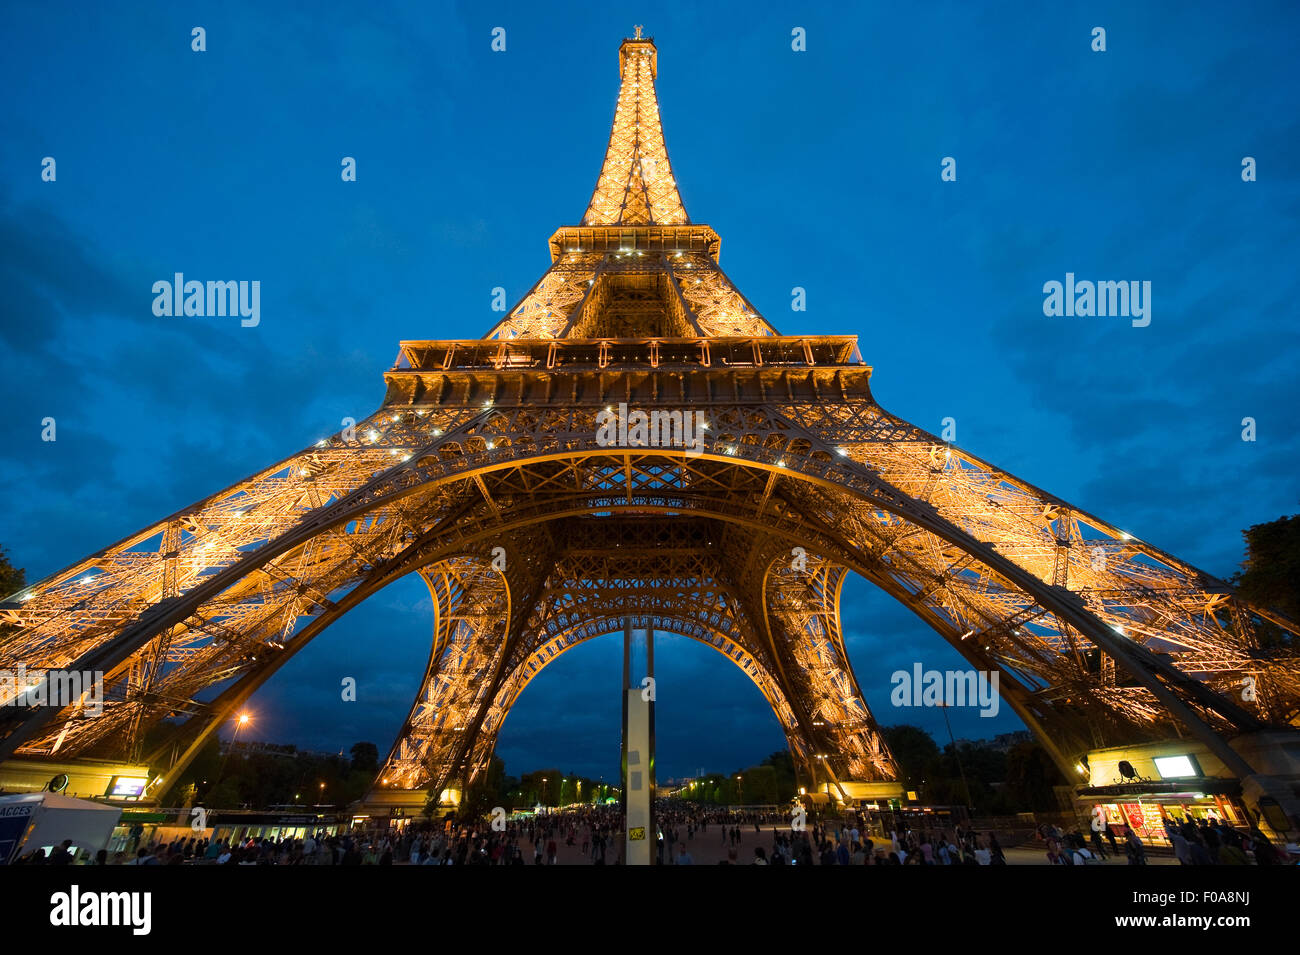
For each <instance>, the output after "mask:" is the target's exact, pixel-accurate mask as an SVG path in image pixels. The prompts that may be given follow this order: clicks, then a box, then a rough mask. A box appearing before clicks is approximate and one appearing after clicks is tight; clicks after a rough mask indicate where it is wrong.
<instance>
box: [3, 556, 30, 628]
mask: <svg viewBox="0 0 1300 955" xmlns="http://www.w3.org/2000/svg"><path fill="white" fill-rule="evenodd" d="M26 586H27V575H26V574H25V573H24V572H23V569H22V568H21V567H15V566H14V565H13V564H11V563H9V558H8V556H6V554H5V549H4V548H3V547H0V601H7V600H11V599H17V596H18V592H19V591H20V590H23V589H24V588H25V587H26ZM15 629H16V628H15V627H13V626H11V625H8V624H3V623H0V636H3V635H5V634H7V633H10V632H12V631H13V630H15Z"/></svg>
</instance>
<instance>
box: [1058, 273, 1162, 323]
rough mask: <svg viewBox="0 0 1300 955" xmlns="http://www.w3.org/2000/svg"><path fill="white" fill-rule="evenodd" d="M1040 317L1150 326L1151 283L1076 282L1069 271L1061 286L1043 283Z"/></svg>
mask: <svg viewBox="0 0 1300 955" xmlns="http://www.w3.org/2000/svg"><path fill="white" fill-rule="evenodd" d="M1043 294H1044V295H1046V296H1047V297H1046V298H1045V299H1043V314H1044V315H1047V316H1062V315H1064V316H1066V317H1069V318H1073V317H1074V316H1076V315H1078V316H1082V317H1089V316H1093V315H1096V316H1097V317H1098V318H1109V317H1119V318H1132V319H1133V323H1132V324H1133V327H1134V328H1146V327H1147V326H1148V325H1150V324H1151V283H1150V282H1138V281H1137V280H1133V281H1131V282H1124V281H1120V282H1090V281H1088V280H1086V279H1085V280H1084V281H1082V282H1076V281H1075V280H1074V273H1073V272H1066V273H1065V284H1064V285H1062V284H1061V283H1060V282H1056V281H1052V282H1044V283H1043Z"/></svg>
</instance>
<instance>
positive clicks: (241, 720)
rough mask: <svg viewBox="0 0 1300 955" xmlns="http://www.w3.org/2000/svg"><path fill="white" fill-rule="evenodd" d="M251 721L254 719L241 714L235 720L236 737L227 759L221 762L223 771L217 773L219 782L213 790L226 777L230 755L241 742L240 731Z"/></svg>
mask: <svg viewBox="0 0 1300 955" xmlns="http://www.w3.org/2000/svg"><path fill="white" fill-rule="evenodd" d="M251 719H252V717H250V716H249V715H248V714H247V713H240V714H239V716H237V717H236V718H235V735H234V736H232V737H231V739H230V746H229V747H227V749H226V755H225V758H224V759H222V760H221V769H220V770H218V771H217V781H216V782H214V783H213V784H212V789H213V790H215V789H216V788H217V787H218V786H220V785H221V780H222V778H223V777H225V775H226V764H227V763H229V762H230V754H231V753H232V752H233V751H234V749H235V744H236V743H238V742H239V731H240V730H242V729H243V728H244V727H245V726H247V725H248V723H249V721H250V720H251Z"/></svg>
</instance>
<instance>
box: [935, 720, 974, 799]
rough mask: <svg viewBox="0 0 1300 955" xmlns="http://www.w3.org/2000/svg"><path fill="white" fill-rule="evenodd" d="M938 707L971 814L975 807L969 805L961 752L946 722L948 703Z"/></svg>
mask: <svg viewBox="0 0 1300 955" xmlns="http://www.w3.org/2000/svg"><path fill="white" fill-rule="evenodd" d="M939 709H941V710H943V725H944V726H946V727H948V740H949V741H950V742H951V743H952V755H953V756H954V758H956V760H957V772H958V773H960V774H961V788H962V789H963V790H964V791H965V792H966V814H967V816H973V815H974V814H975V807H974V806H972V805H971V798H970V783H968V782H966V769H965V768H964V767H963V766H962V764H961V753H960V752H958V750H957V740H955V739H953V735H952V724H951V723H949V722H948V704H947V703H944V702H940V703H939Z"/></svg>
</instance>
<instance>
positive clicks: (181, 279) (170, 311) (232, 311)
mask: <svg viewBox="0 0 1300 955" xmlns="http://www.w3.org/2000/svg"><path fill="white" fill-rule="evenodd" d="M153 294H154V295H155V296H157V297H156V298H155V299H154V300H153V313H154V314H155V315H157V316H158V317H160V318H161V317H163V316H169V315H176V316H180V315H192V316H197V317H199V318H218V317H220V318H224V317H225V316H227V315H231V316H234V315H238V316H240V321H239V324H240V325H242V326H244V327H245V328H256V327H257V325H258V323H259V322H261V321H262V283H261V282H258V281H253V282H249V281H242V282H208V283H206V284H205V283H203V282H198V281H189V282H187V281H185V274H184V273H183V272H177V273H176V275H175V277H174V280H173V281H171V282H168V281H167V280H166V279H160V280H158V281H157V282H154V283H153Z"/></svg>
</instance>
